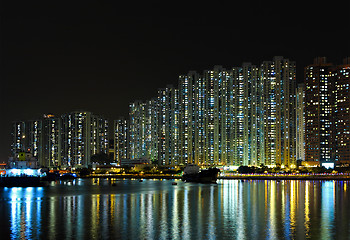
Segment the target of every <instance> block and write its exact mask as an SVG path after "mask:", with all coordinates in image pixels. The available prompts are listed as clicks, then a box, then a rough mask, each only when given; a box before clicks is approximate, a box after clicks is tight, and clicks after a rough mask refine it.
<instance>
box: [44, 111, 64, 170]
mask: <svg viewBox="0 0 350 240" xmlns="http://www.w3.org/2000/svg"><path fill="white" fill-rule="evenodd" d="M42 147H43V157H42V164H43V166H46V167H50V168H55V167H59V166H60V165H61V118H60V117H56V116H54V115H53V114H45V115H44V117H43V129H42Z"/></svg>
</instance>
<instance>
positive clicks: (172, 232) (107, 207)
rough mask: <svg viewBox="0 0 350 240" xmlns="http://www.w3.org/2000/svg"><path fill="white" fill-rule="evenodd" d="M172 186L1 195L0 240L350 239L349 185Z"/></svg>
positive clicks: (55, 187) (90, 183)
mask: <svg viewBox="0 0 350 240" xmlns="http://www.w3.org/2000/svg"><path fill="white" fill-rule="evenodd" d="M174 181H175V180H144V181H143V182H139V181H138V180H131V179H126V180H121V179H118V180H117V179H114V180H108V179H98V180H96V181H95V179H77V180H74V181H73V182H68V181H64V182H63V181H62V182H52V183H51V184H50V185H49V186H48V187H38V188H1V189H0V218H1V220H0V230H1V234H2V236H1V238H2V239H6V237H7V238H10V239H310V238H311V239H350V196H349V190H350V189H349V188H350V182H345V181H296V180H295V181H294V180H288V181H287V180H285V181H281V182H276V181H271V180H255V181H244V182H242V181H240V180H219V181H218V184H208V185H206V184H192V183H183V182H181V181H176V182H177V183H178V185H172V182H174ZM112 183H116V185H115V186H113V185H112ZM5 234H6V235H5Z"/></svg>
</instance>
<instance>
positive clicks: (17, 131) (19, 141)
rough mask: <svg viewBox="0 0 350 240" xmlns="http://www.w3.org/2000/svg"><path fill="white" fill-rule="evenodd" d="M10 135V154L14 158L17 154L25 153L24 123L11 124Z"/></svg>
mask: <svg viewBox="0 0 350 240" xmlns="http://www.w3.org/2000/svg"><path fill="white" fill-rule="evenodd" d="M11 134H12V144H11V154H12V155H13V156H14V155H15V154H16V153H17V152H20V151H27V144H26V124H25V122H24V121H16V122H13V123H12V133H11Z"/></svg>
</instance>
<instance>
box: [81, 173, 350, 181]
mask: <svg viewBox="0 0 350 240" xmlns="http://www.w3.org/2000/svg"><path fill="white" fill-rule="evenodd" d="M80 178H118V179H121V178H127V179H132V178H134V179H167V180H170V179H181V178H182V176H178V175H147V174H143V175H135V174H98V175H89V176H81V177H80ZM218 179H228V180H306V181H310V180H311V181H312V180H328V181H332V180H335V181H350V176H349V175H275V176H265V175H234V176H219V177H218Z"/></svg>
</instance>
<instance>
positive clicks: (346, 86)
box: [332, 57, 350, 162]
mask: <svg viewBox="0 0 350 240" xmlns="http://www.w3.org/2000/svg"><path fill="white" fill-rule="evenodd" d="M332 81H333V82H334V85H335V89H334V92H335V94H333V95H334V97H335V99H334V124H335V127H334V128H335V131H334V138H333V139H334V140H335V145H336V148H335V160H337V161H341V162H342V161H350V58H349V57H348V58H345V59H344V62H343V64H342V65H338V66H336V67H335V68H334V69H333V71H332Z"/></svg>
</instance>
